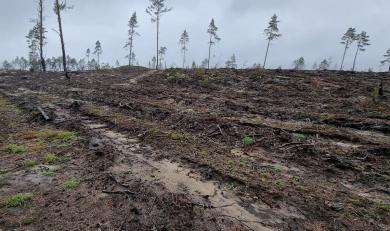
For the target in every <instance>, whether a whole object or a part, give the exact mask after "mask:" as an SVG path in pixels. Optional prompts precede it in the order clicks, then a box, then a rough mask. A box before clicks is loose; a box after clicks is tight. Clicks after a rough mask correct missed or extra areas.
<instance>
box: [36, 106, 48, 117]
mask: <svg viewBox="0 0 390 231" xmlns="http://www.w3.org/2000/svg"><path fill="white" fill-rule="evenodd" d="M38 110H39V111H40V112H41V114H42V116H43V118H45V120H49V119H50V118H49V116H47V114H46V113H45V112H44V111H43V110H42V108H41V107H38Z"/></svg>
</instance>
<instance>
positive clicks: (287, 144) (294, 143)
mask: <svg viewBox="0 0 390 231" xmlns="http://www.w3.org/2000/svg"><path fill="white" fill-rule="evenodd" d="M296 144H303V143H302V142H293V143H286V144H282V145H280V146H279V147H276V148H274V149H278V148H283V147H286V146H290V145H296Z"/></svg>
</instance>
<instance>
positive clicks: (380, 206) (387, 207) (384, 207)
mask: <svg viewBox="0 0 390 231" xmlns="http://www.w3.org/2000/svg"><path fill="white" fill-rule="evenodd" d="M379 208H380V209H382V210H385V211H387V212H390V205H388V204H379Z"/></svg>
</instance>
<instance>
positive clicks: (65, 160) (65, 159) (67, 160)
mask: <svg viewBox="0 0 390 231" xmlns="http://www.w3.org/2000/svg"><path fill="white" fill-rule="evenodd" d="M71 160H72V157H64V158H63V159H62V162H69V161H71Z"/></svg>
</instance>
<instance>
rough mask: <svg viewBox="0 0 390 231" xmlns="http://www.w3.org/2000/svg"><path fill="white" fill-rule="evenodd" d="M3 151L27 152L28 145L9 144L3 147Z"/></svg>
mask: <svg viewBox="0 0 390 231" xmlns="http://www.w3.org/2000/svg"><path fill="white" fill-rule="evenodd" d="M1 150H2V151H4V152H12V153H19V154H22V153H25V152H26V151H27V148H26V147H23V146H18V145H16V144H8V145H6V146H4V147H2V148H1Z"/></svg>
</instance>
